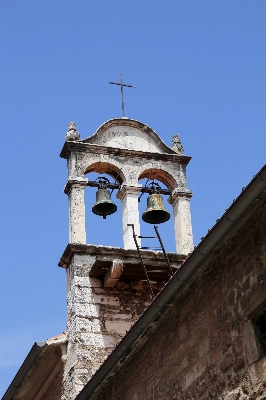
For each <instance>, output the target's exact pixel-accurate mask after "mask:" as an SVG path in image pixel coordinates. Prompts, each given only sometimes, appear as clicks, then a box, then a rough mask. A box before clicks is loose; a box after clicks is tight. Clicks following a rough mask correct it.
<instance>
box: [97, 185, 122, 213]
mask: <svg viewBox="0 0 266 400" xmlns="http://www.w3.org/2000/svg"><path fill="white" fill-rule="evenodd" d="M116 210H117V206H116V205H115V203H113V202H112V200H111V194H110V192H109V190H108V189H101V188H99V189H98V190H97V192H96V203H95V204H94V206H93V207H92V212H93V213H94V214H96V215H100V216H101V217H103V219H106V215H111V214H113V213H115V212H116Z"/></svg>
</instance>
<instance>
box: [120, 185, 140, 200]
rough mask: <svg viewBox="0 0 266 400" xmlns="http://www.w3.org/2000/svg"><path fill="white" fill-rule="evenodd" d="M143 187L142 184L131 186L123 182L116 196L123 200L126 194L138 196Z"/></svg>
mask: <svg viewBox="0 0 266 400" xmlns="http://www.w3.org/2000/svg"><path fill="white" fill-rule="evenodd" d="M141 189H142V185H136V186H130V185H124V184H123V185H122V186H121V188H120V190H119V191H118V192H117V195H116V197H117V198H118V199H119V200H121V201H122V200H123V198H124V197H125V195H126V194H135V195H136V196H137V195H138V193H139V192H140V191H141Z"/></svg>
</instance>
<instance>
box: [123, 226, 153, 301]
mask: <svg viewBox="0 0 266 400" xmlns="http://www.w3.org/2000/svg"><path fill="white" fill-rule="evenodd" d="M127 226H131V227H132V231H133V239H134V242H135V245H136V247H137V250H138V253H139V258H140V261H141V264H142V266H143V269H144V272H145V275H146V279H147V283H148V286H149V288H150V291H151V294H152V297H153V298H154V297H155V296H154V293H153V290H152V287H151V283H150V280H149V276H148V273H147V270H146V267H145V264H144V261H143V259H142V256H141V253H140V248H139V244H138V241H137V239H136V236H137V235H136V234H135V228H134V224H127Z"/></svg>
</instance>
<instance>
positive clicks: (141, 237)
mask: <svg viewBox="0 0 266 400" xmlns="http://www.w3.org/2000/svg"><path fill="white" fill-rule="evenodd" d="M139 238H140V239H156V236H139Z"/></svg>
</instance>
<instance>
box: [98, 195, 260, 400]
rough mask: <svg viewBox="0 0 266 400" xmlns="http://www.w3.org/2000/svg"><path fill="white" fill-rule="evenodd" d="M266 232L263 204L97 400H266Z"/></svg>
mask: <svg viewBox="0 0 266 400" xmlns="http://www.w3.org/2000/svg"><path fill="white" fill-rule="evenodd" d="M264 226H266V211H265V206H264V204H263V203H262V202H261V203H257V209H256V212H253V213H252V214H249V216H248V217H247V219H246V222H245V224H243V225H241V226H240V227H238V229H237V230H236V231H234V232H232V234H231V235H229V239H228V237H227V238H226V239H225V240H224V242H223V243H221V245H220V247H219V248H218V249H216V252H215V254H212V255H210V257H209V258H208V259H207V260H206V262H205V263H204V265H203V266H201V268H200V269H199V270H198V271H197V273H195V275H194V276H193V278H192V279H190V281H189V283H188V284H187V285H184V286H183V287H182V289H181V290H180V291H179V293H178V294H177V295H176V298H175V299H174V300H173V302H172V307H168V308H167V310H166V311H165V312H164V314H163V316H162V317H161V319H160V320H159V321H158V322H157V325H156V329H154V331H152V333H148V332H147V337H145V334H144V335H142V339H141V340H142V341H143V345H141V341H140V342H139V343H140V344H139V345H138V346H136V349H133V350H132V352H131V354H130V358H129V360H128V361H125V362H124V363H123V364H122V366H121V367H120V368H117V370H116V371H114V375H113V377H112V379H110V380H109V382H108V384H107V385H106V387H105V391H104V392H103V391H101V390H99V391H98V392H97V393H95V394H94V395H92V397H91V398H90V400H107V399H108V400H132V398H134V400H155V399H156V400H158V399H160V400H165V399H171V400H172V399H178V400H185V399H195V400H205V399H206V400H211V399H214V400H240V399H241V400H252V399H254V400H262V399H266V379H265V376H266V357H263V358H262V359H259V353H258V351H256V340H255V332H254V329H253V326H252V321H251V318H252V315H256V313H257V312H258V310H262V307H263V305H265V302H266V290H265V289H264V290H262V288H265V286H264V282H261V280H259V279H258V276H259V273H260V270H261V265H260V263H256V258H257V257H258V255H260V259H263V260H264V259H265V261H266V258H264V256H265V255H266V242H265V235H264V236H263V235H261V234H259V233H258V232H260V231H261V229H262V227H264ZM264 233H265V232H264ZM254 237H256V238H260V239H256V241H255V240H254ZM264 267H265V264H264ZM255 277H256V279H255ZM242 285H243V287H244V288H245V290H242ZM251 304H254V307H255V308H254V309H253V313H251V310H250V308H251V307H250V305H251ZM214 321H216V322H214ZM211 327H212V328H211ZM175 385H176V386H175ZM135 387H137V390H135V389H134V388H135Z"/></svg>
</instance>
